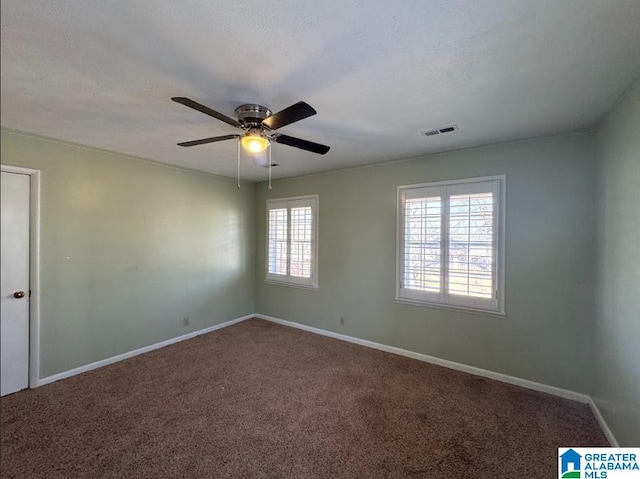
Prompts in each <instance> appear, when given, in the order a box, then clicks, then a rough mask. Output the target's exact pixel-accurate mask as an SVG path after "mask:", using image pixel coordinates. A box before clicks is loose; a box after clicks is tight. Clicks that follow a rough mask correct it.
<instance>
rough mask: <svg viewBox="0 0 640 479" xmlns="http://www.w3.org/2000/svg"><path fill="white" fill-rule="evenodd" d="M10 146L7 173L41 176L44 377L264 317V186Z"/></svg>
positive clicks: (16, 138)
mask: <svg viewBox="0 0 640 479" xmlns="http://www.w3.org/2000/svg"><path fill="white" fill-rule="evenodd" d="M1 144H2V153H1V159H2V163H3V164H8V165H17V166H23V167H28V168H34V169H39V170H41V171H42V177H41V181H42V185H41V193H42V198H41V205H42V212H41V311H42V316H41V370H40V376H41V377H46V376H49V375H52V374H55V373H59V372H62V371H66V370H69V369H72V368H75V367H78V366H82V365H85V364H88V363H91V362H94V361H98V360H100V359H104V358H108V357H111V356H114V355H117V354H120V353H124V352H127V351H131V350H134V349H137V348H140V347H143V346H146V345H149V344H153V343H157V342H159V341H162V340H165V339H169V338H173V337H176V336H180V335H182V334H185V333H187V332H190V331H196V330H198V329H202V328H205V327H207V326H211V325H214V324H217V323H221V322H223V321H227V320H230V319H233V318H237V317H239V316H243V315H246V314H250V313H252V312H253V311H254V309H255V308H254V270H255V265H254V260H255V254H254V251H255V244H254V237H255V232H254V225H255V219H254V205H255V199H254V195H255V185H252V184H244V185H243V186H242V188H241V189H240V190H237V189H236V185H235V181H234V180H230V179H225V178H220V177H217V176H213V175H208V174H204V173H197V172H193V171H187V170H181V169H176V168H169V167H166V166H163V165H160V164H157V163H152V162H148V161H144V160H138V159H135V158H131V157H127V156H124V155H118V154H113V153H109V152H102V151H96V150H92V149H87V148H82V147H79V146H74V145H70V144H64V143H61V142H57V141H51V140H47V139H43V138H35V137H32V136H27V135H22V134H18V133H16V132H10V131H5V130H3V131H2V142H1ZM185 316H188V317H189V318H190V323H191V324H190V326H189V327H184V326H183V325H182V318H183V317H185Z"/></svg>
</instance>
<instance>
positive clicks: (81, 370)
mask: <svg viewBox="0 0 640 479" xmlns="http://www.w3.org/2000/svg"><path fill="white" fill-rule="evenodd" d="M253 317H255V315H254V314H248V315H246V316H242V317H240V318H236V319H232V320H230V321H226V322H224V323H220V324H216V325H213V326H211V327H208V328H204V329H199V330H198V331H193V332H191V333H187V334H183V335H182V336H178V337H175V338H171V339H167V340H166V341H161V342H159V343H155V344H151V345H149V346H145V347H144V348H140V349H135V350H133V351H129V352H127V353H122V354H118V355H117V356H112V357H110V358H106V359H102V360H100V361H96V362H95V363H91V364H86V365H84V366H80V367H78V368H75V369H70V370H68V371H64V372H62V373H58V374H54V375H53V376H48V377H46V378H42V379H40V380H39V381H38V384H37V386H36V387H38V386H44V385H45V384H50V383H52V382H55V381H59V380H60V379H65V378H70V377H71V376H75V375H77V374H82V373H86V372H87V371H91V370H93V369H97V368H101V367H103V366H108V365H109V364H113V363H117V362H118V361H123V360H125V359H129V358H132V357H134V356H137V355H139V354H144V353H148V352H150V351H153V350H155V349H160V348H164V347H165V346H169V345H170V344H175V343H179V342H180V341H185V340H187V339H191V338H195V337H196V336H200V335H201V334H206V333H210V332H212V331H216V330H217V329H222V328H226V327H227V326H231V325H232V324H236V323H239V322H241V321H244V320H246V319H250V318H253Z"/></svg>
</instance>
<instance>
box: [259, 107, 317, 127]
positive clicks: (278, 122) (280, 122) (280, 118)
mask: <svg viewBox="0 0 640 479" xmlns="http://www.w3.org/2000/svg"><path fill="white" fill-rule="evenodd" d="M316 113H317V112H316V111H315V110H314V109H313V107H311V106H310V105H308V104H307V103H305V102H303V101H299V102H298V103H296V104H294V105H291V106H290V107H287V108H285V109H284V110H280V111H279V112H278V113H274V114H273V115H271V116H270V117H269V118H267V119H265V120H263V121H262V124H263V125H265V126H266V127H267V128H269V129H271V130H277V129H278V128H282V127H283V126H286V125H290V124H291V123H294V122H296V121H300V120H304V119H305V118H308V117H310V116H313V115H315V114H316Z"/></svg>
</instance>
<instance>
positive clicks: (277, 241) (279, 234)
mask: <svg viewBox="0 0 640 479" xmlns="http://www.w3.org/2000/svg"><path fill="white" fill-rule="evenodd" d="M287 224H288V222H287V209H286V208H277V209H272V210H269V245H268V248H269V253H268V255H267V256H268V271H269V273H271V274H280V275H286V274H287V255H288V247H289V244H288V241H287V231H288V226H287Z"/></svg>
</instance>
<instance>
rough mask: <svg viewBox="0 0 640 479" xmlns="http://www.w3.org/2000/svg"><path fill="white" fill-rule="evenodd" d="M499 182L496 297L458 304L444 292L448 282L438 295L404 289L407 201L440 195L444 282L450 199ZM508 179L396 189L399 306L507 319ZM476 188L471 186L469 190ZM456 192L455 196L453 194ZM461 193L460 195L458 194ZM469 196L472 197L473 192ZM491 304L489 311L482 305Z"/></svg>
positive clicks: (485, 178)
mask: <svg viewBox="0 0 640 479" xmlns="http://www.w3.org/2000/svg"><path fill="white" fill-rule="evenodd" d="M484 182H496V184H495V195H496V201H495V204H494V209H493V213H494V214H493V230H494V232H495V233H494V235H493V243H494V246H493V253H494V263H495V264H494V268H493V272H492V273H493V280H494V284H495V295H494V297H493V298H491V299H490V300H489V301H487V300H486V299H485V300H484V301H482V300H475V299H474V298H470V297H460V298H459V300H458V301H453V300H451V299H450V298H449V295H450V293H449V292H448V291H446V290H445V288H446V286H445V285H446V282H445V283H442V282H441V288H440V291H439V292H430V291H419V290H414V289H407V288H404V287H403V282H404V254H405V251H404V249H405V248H404V246H405V245H404V240H405V218H404V216H405V208H404V204H405V199H407V196H408V197H409V198H411V195H412V194H413V198H424V197H426V196H423V195H421V194H420V193H421V192H420V190H423V191H426V190H428V189H433V190H434V192H435V191H436V190H438V191H439V194H440V196H441V201H442V209H441V230H440V231H441V239H440V242H441V248H440V252H441V253H440V254H441V255H442V256H443V259H442V262H441V268H443V269H442V272H441V277H442V278H445V277H446V275H447V271H448V249H449V241H450V240H449V224H448V219H449V201H450V196H451V195H456V194H465V189H464V188H465V185H469V186H470V185H471V184H473V183H484ZM506 184H507V176H506V175H495V176H483V177H475V178H464V179H458V180H451V181H437V182H430V183H420V184H413V185H402V186H398V188H397V200H396V201H397V202H396V295H395V300H396V302H399V303H406V304H411V305H415V306H423V307H430V308H436V309H446V310H461V311H470V312H474V313H477V314H483V315H489V316H499V317H503V316H505V315H506V312H505V223H506ZM472 188H473V187H472V186H470V189H472ZM451 190H453V192H451ZM456 190H458V191H456ZM470 194H473V192H472V191H471V192H470ZM483 302H484V303H487V302H489V307H487V306H486V305H483V304H482V303H483Z"/></svg>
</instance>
